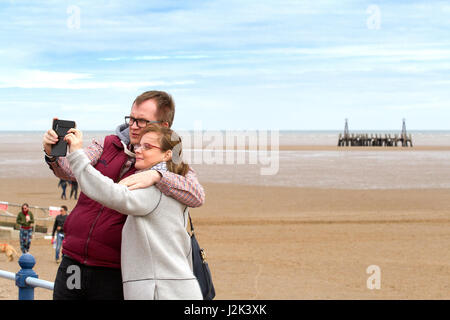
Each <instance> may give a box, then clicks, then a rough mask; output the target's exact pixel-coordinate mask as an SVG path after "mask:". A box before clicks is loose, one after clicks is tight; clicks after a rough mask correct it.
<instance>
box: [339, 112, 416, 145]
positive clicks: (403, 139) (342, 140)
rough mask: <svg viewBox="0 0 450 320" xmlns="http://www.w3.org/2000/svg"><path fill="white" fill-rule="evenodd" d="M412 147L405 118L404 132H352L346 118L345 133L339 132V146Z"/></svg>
mask: <svg viewBox="0 0 450 320" xmlns="http://www.w3.org/2000/svg"><path fill="white" fill-rule="evenodd" d="M399 145H400V146H402V147H408V146H409V147H412V146H413V143H412V137H411V134H408V133H407V132H406V124H405V119H403V125H402V132H401V133H400V134H393V133H385V134H381V133H370V134H369V133H352V134H350V132H349V130H348V120H347V119H345V128H344V133H339V140H338V147H398V146H399Z"/></svg>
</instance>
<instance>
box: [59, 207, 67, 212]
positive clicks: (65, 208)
mask: <svg viewBox="0 0 450 320" xmlns="http://www.w3.org/2000/svg"><path fill="white" fill-rule="evenodd" d="M61 208H63V209H64V210H65V211H66V212H67V211H69V209H67V206H61Z"/></svg>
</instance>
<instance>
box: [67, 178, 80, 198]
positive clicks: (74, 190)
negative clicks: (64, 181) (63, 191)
mask: <svg viewBox="0 0 450 320" xmlns="http://www.w3.org/2000/svg"><path fill="white" fill-rule="evenodd" d="M69 183H70V185H71V189H70V199H72V195H74V196H75V197H74V199H75V200H77V197H78V182H76V181H69Z"/></svg>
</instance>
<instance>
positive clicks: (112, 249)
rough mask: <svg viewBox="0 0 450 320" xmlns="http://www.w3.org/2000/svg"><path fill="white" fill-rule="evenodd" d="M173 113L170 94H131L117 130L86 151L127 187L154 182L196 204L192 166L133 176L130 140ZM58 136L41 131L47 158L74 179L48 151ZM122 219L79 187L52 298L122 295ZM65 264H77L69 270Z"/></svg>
mask: <svg viewBox="0 0 450 320" xmlns="http://www.w3.org/2000/svg"><path fill="white" fill-rule="evenodd" d="M174 115H175V104H174V102H173V100H172V97H171V96H170V95H169V94H167V93H166V92H163V91H147V92H144V93H143V94H141V95H140V96H138V97H137V98H136V99H135V101H134V102H133V104H132V107H131V112H130V115H129V116H127V117H125V122H126V123H125V124H123V125H119V126H118V127H117V129H116V134H115V135H111V136H107V137H105V138H104V140H103V141H93V143H92V144H91V145H90V146H88V147H87V148H85V149H84V151H85V153H86V154H87V155H88V157H89V159H90V160H91V164H92V165H93V166H94V167H95V168H96V169H97V170H99V171H100V172H101V173H102V174H103V175H105V176H107V177H109V178H111V179H112V180H114V181H116V182H119V181H120V183H121V184H124V185H126V186H127V187H129V189H130V190H131V189H137V188H146V187H148V186H150V185H153V184H155V186H156V187H157V188H159V189H160V190H161V192H163V193H164V194H166V195H168V196H171V197H173V198H175V199H177V200H178V201H180V202H182V203H184V204H185V205H187V206H189V207H198V206H200V205H202V204H203V201H204V196H205V195H204V191H203V188H202V186H201V185H200V184H199V183H198V180H197V177H196V174H195V172H194V171H193V170H190V171H189V173H188V174H187V175H186V177H183V176H180V175H176V174H174V173H171V172H168V171H162V172H158V171H155V170H147V171H144V172H141V173H138V174H134V175H133V173H135V172H136V169H135V168H134V161H135V158H134V153H133V145H135V144H137V143H138V142H139V138H140V133H141V131H142V130H143V128H145V127H146V126H147V125H152V124H154V123H159V124H160V125H163V126H167V127H170V126H171V125H172V122H173V118H174ZM57 140H58V137H57V135H56V133H55V132H54V131H53V130H51V129H50V130H48V131H47V132H46V133H45V134H44V139H43V145H44V151H45V153H46V155H45V160H46V162H47V163H48V164H49V166H50V168H51V169H52V170H53V172H54V174H55V175H56V176H58V177H59V178H62V179H66V180H75V179H74V176H73V174H72V172H71V170H70V166H69V163H68V161H67V159H66V158H65V157H60V158H52V157H51V156H49V154H50V152H51V146H52V145H53V144H55V143H56V142H57ZM131 175H132V176H131ZM130 176H131V177H130ZM127 177H129V178H127ZM124 178H127V179H124ZM81 189H83V186H81ZM125 220H126V216H125V215H122V214H119V213H118V212H116V211H113V210H111V209H109V208H106V207H103V206H102V205H100V204H99V203H98V202H96V201H94V200H92V199H90V198H88V197H87V196H86V195H84V194H83V192H81V194H80V196H79V198H78V201H77V205H76V206H75V208H74V209H73V210H72V213H71V214H70V215H69V216H68V218H67V220H66V223H65V225H64V231H65V239H64V242H63V254H64V255H63V259H62V261H61V264H60V266H59V269H58V272H57V275H56V280H55V289H54V291H53V298H54V299H109V300H112V299H123V291H122V276H121V271H120V246H121V232H122V227H123V225H124V223H125ZM69 266H77V267H75V268H74V267H72V268H69V269H68V267H69ZM69 270H71V271H70V272H69ZM74 270H75V271H74ZM76 270H80V276H81V279H80V282H79V284H80V285H79V286H77V285H76V283H75V285H68V282H70V281H71V279H73V275H72V273H71V272H76Z"/></svg>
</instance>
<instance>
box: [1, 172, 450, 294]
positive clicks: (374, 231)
mask: <svg viewBox="0 0 450 320" xmlns="http://www.w3.org/2000/svg"><path fill="white" fill-rule="evenodd" d="M57 181H58V180H57V179H56V178H53V177H50V178H41V179H33V178H30V179H23V178H21V179H13V178H3V179H0V194H1V195H2V198H3V199H8V201H9V202H11V203H22V202H24V201H27V202H28V203H30V204H32V205H37V206H44V207H46V206H47V207H48V206H50V205H60V204H66V205H67V206H68V207H69V210H71V209H73V207H74V205H75V201H74V200H66V201H64V200H60V199H59V195H60V190H58V189H57ZM204 187H205V190H206V194H207V198H206V203H205V204H204V206H203V207H201V208H197V209H193V210H192V211H191V212H192V216H193V219H194V223H195V225H196V231H197V237H198V240H199V242H200V244H201V245H202V246H203V247H205V248H206V250H207V257H208V261H209V264H210V267H211V270H212V273H213V277H214V283H215V286H216V292H217V297H216V298H217V299H449V298H450V251H449V250H448V248H449V245H450V232H449V230H450V190H449V189H426V190H421V189H409V190H395V189H394V190H338V189H319V188H292V187H268V186H254V185H253V186H246V185H233V184H217V183H205V184H204ZM11 211H12V210H11ZM37 215H38V216H39V215H40V214H39V213H38V214H37ZM0 242H9V243H10V244H12V245H14V247H15V248H16V249H19V241H18V239H17V240H9V241H5V240H1V241H0ZM30 253H31V254H33V255H34V256H35V257H36V260H37V263H36V266H35V271H36V272H37V273H38V275H39V277H40V278H41V279H45V280H49V281H53V280H54V277H55V274H56V270H57V265H56V263H55V262H54V251H53V249H52V246H51V244H50V241H49V240H44V239H43V238H40V239H34V240H33V242H32V245H31V250H30ZM371 265H376V266H378V267H379V268H380V270H381V288H380V289H373V290H371V289H368V287H367V279H368V278H369V276H370V274H368V273H366V270H367V268H368V267H369V266H371ZM0 269H2V270H8V271H11V272H17V271H18V264H17V261H15V262H7V261H6V256H4V255H0ZM51 297H52V295H51V292H50V291H47V290H45V289H36V291H35V298H36V299H51ZM16 298H17V288H16V287H15V285H14V283H13V282H12V281H9V280H5V279H0V299H16Z"/></svg>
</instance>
